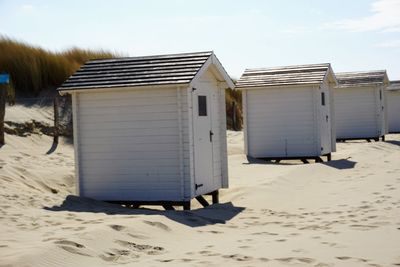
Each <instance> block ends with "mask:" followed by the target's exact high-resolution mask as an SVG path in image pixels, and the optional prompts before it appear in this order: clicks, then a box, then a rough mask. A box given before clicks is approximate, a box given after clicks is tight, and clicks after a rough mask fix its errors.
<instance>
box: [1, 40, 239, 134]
mask: <svg viewBox="0 0 400 267" xmlns="http://www.w3.org/2000/svg"><path fill="white" fill-rule="evenodd" d="M122 56H126V55H124V54H119V53H112V52H110V51H106V50H88V49H81V48H77V47H73V48H70V49H67V50H65V51H62V52H52V51H49V50H45V49H43V48H41V47H38V46H33V45H30V44H27V43H24V42H20V41H16V40H13V39H10V38H8V37H5V36H0V73H1V72H7V73H9V74H10V76H11V83H10V85H8V86H7V91H8V98H9V101H10V102H13V101H14V99H15V96H20V97H37V96H38V95H39V94H40V93H41V92H42V91H45V90H55V89H56V88H57V87H59V86H60V85H61V84H62V83H63V82H64V81H65V80H66V79H67V78H68V77H69V76H71V75H72V74H73V73H74V72H75V71H76V70H77V69H79V67H80V66H81V65H82V64H83V63H85V62H86V61H87V60H89V59H103V58H115V57H122ZM232 103H235V105H233V104H232ZM233 109H235V112H233ZM226 111H227V114H226V115H227V123H228V129H233V127H232V126H233V114H235V119H236V126H237V127H236V130H239V129H241V125H242V96H241V92H240V91H236V90H231V89H228V90H227V91H226Z"/></svg>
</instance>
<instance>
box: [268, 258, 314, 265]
mask: <svg viewBox="0 0 400 267" xmlns="http://www.w3.org/2000/svg"><path fill="white" fill-rule="evenodd" d="M275 260H277V261H280V262H284V263H292V262H296V261H297V262H301V263H308V264H310V263H313V262H315V260H314V259H311V258H305V257H287V258H277V259H275Z"/></svg>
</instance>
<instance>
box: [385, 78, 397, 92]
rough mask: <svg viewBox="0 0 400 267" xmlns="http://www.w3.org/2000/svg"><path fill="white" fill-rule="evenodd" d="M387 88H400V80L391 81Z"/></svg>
mask: <svg viewBox="0 0 400 267" xmlns="http://www.w3.org/2000/svg"><path fill="white" fill-rule="evenodd" d="M386 89H387V90H400V80H398V81H390V85H389V86H388V87H387V88H386Z"/></svg>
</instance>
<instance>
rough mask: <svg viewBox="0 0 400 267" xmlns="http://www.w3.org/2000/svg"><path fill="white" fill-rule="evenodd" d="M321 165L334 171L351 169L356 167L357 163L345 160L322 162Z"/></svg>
mask: <svg viewBox="0 0 400 267" xmlns="http://www.w3.org/2000/svg"><path fill="white" fill-rule="evenodd" d="M322 164H324V165H326V166H329V167H332V168H335V169H339V170H346V169H353V168H354V167H355V166H356V164H357V162H356V161H351V160H349V159H348V158H347V159H337V160H331V161H328V162H323V163H322Z"/></svg>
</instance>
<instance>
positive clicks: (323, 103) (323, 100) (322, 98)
mask: <svg viewBox="0 0 400 267" xmlns="http://www.w3.org/2000/svg"><path fill="white" fill-rule="evenodd" d="M321 104H322V105H323V106H325V93H324V92H322V93H321Z"/></svg>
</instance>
